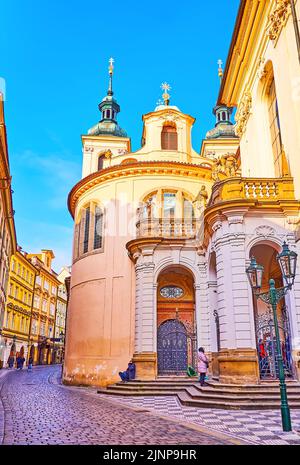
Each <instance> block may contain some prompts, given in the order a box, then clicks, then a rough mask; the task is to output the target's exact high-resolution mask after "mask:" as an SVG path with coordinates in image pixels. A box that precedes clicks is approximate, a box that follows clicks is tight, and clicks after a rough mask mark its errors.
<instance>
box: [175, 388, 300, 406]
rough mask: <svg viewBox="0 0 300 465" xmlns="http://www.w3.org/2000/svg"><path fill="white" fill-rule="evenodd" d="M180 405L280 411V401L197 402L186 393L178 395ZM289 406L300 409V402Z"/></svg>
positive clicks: (206, 400)
mask: <svg viewBox="0 0 300 465" xmlns="http://www.w3.org/2000/svg"><path fill="white" fill-rule="evenodd" d="M177 397H178V399H179V400H180V403H181V404H182V405H185V406H187V407H195V408H221V409H228V410H270V409H275V410H278V409H280V401H277V402H276V401H273V402H269V403H266V402H248V401H244V402H238V403H237V402H236V403H234V402H229V401H227V402H226V401H225V402H224V401H223V400H209V399H201V400H200V399H199V400H195V399H192V398H191V397H189V396H188V394H186V393H183V392H181V393H178V395H177ZM289 405H290V407H291V408H294V409H298V408H299V409H300V401H299V402H296V401H290V402H289Z"/></svg>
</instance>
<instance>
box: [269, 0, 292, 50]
mask: <svg viewBox="0 0 300 465" xmlns="http://www.w3.org/2000/svg"><path fill="white" fill-rule="evenodd" d="M290 11H291V7H290V2H289V0H276V4H275V8H274V10H273V11H272V13H271V14H270V16H269V24H268V26H267V35H268V37H269V39H270V40H272V41H273V42H275V44H274V45H276V42H277V40H278V38H279V36H280V33H281V31H282V28H283V27H284V26H285V24H286V22H287V19H288V17H289V15H290Z"/></svg>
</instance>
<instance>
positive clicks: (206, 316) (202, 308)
mask: <svg viewBox="0 0 300 465" xmlns="http://www.w3.org/2000/svg"><path fill="white" fill-rule="evenodd" d="M198 269H199V279H200V281H199V284H198V283H196V284H195V304H196V321H197V341H198V346H199V347H200V346H202V347H204V348H205V350H206V351H207V352H211V332H210V326H211V321H210V320H211V318H210V311H209V310H210V309H209V305H208V286H207V263H206V259H205V256H204V255H201V256H200V263H199V264H198Z"/></svg>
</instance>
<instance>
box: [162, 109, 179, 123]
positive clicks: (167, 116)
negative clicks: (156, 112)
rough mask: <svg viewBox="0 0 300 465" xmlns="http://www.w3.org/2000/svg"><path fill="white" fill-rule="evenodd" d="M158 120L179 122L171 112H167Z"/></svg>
mask: <svg viewBox="0 0 300 465" xmlns="http://www.w3.org/2000/svg"><path fill="white" fill-rule="evenodd" d="M159 119H160V120H163V121H179V120H180V117H179V116H178V115H175V114H174V113H172V112H171V111H168V112H165V113H164V114H163V115H161V116H160V118H159Z"/></svg>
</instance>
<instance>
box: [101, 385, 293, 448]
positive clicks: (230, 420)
mask: <svg viewBox="0 0 300 465" xmlns="http://www.w3.org/2000/svg"><path fill="white" fill-rule="evenodd" d="M98 395H99V396H101V397H107V398H110V399H111V400H113V401H117V402H120V403H122V404H127V405H128V404H129V405H131V406H134V407H140V408H144V409H147V410H150V411H155V412H157V413H159V414H161V415H163V416H167V417H172V418H178V419H180V420H181V421H186V422H189V423H192V424H195V425H199V426H205V427H206V428H209V429H211V430H215V431H219V432H222V433H224V434H228V435H229V436H231V437H236V438H240V439H243V440H244V441H246V442H248V443H250V444H259V445H262V444H265V445H300V410H294V411H292V412H291V417H292V426H293V431H292V432H289V433H285V432H283V431H282V426H281V414H280V411H276V410H263V411H260V410H259V411H258V410H236V411H235V410H221V409H205V408H195V407H185V406H182V405H181V404H180V402H179V400H178V399H177V397H176V396H153V397H149V396H147V397H140V396H135V397H134V396H130V397H129V396H115V395H113V396H112V395H106V394H98Z"/></svg>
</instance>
